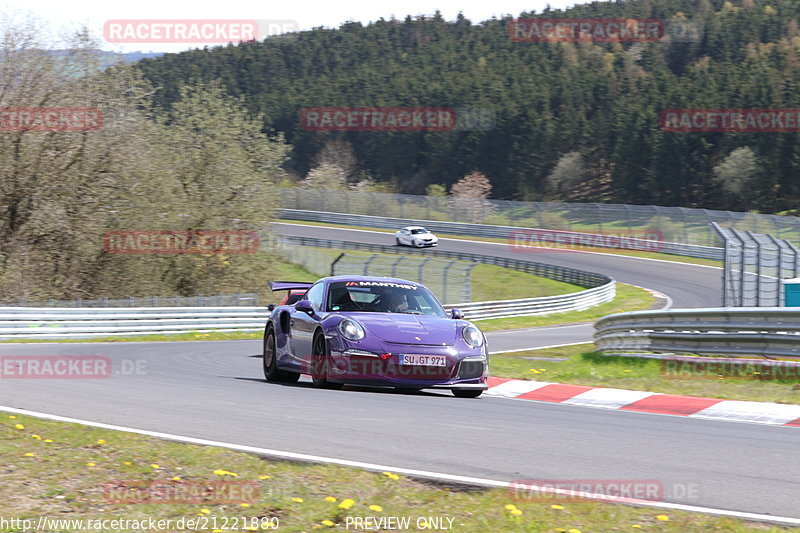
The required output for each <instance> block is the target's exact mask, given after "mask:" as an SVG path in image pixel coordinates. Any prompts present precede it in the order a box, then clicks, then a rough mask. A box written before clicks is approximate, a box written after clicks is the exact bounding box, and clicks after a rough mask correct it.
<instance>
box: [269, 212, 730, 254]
mask: <svg viewBox="0 0 800 533" xmlns="http://www.w3.org/2000/svg"><path fill="white" fill-rule="evenodd" d="M277 216H278V217H279V218H283V219H286V220H302V221H306V222H328V223H331V224H342V225H347V226H367V227H373V228H386V229H400V228H402V227H403V226H410V225H421V226H425V227H426V228H427V229H429V230H432V231H433V232H439V233H450V234H453V235H466V236H470V237H491V238H497V239H506V240H507V241H508V243H509V246H517V247H522V246H524V245H522V244H515V242H514V239H515V236H525V235H526V234H529V235H530V238H531V239H535V240H536V241H537V242H551V243H553V244H559V243H565V242H566V243H570V242H571V243H591V247H605V248H619V246H614V245H613V244H614V243H618V244H619V243H620V241H623V242H624V246H623V248H624V249H629V250H639V251H645V252H658V253H664V254H670V255H680V256H684V257H696V258H701V259H717V260H720V261H721V260H722V259H723V256H724V250H723V249H722V248H715V247H712V246H699V245H695V244H682V243H676V242H664V241H651V240H647V239H638V238H633V237H627V238H624V239H619V238H610V237H609V236H608V235H598V234H594V233H583V232H575V231H563V230H537V229H532V228H524V227H519V226H494V225H486V224H468V223H465V222H443V221H438V220H420V219H410V218H389V217H378V216H369V215H351V214H345V213H331V212H323V211H302V210H297V209H278V210H277ZM579 246H581V247H584V248H585V247H589V246H588V245H587V244H579ZM534 249H535V248H531V250H534Z"/></svg>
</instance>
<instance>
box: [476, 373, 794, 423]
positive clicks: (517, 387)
mask: <svg viewBox="0 0 800 533" xmlns="http://www.w3.org/2000/svg"><path fill="white" fill-rule="evenodd" d="M485 394H487V395H488V396H498V397H502V398H514V399H516V400H533V401H537V402H549V403H561V404H565V405H577V406H582V407H599V408H602V409H621V410H623V411H635V412H640V413H656V414H661V415H673V416H687V417H689V418H703V419H710V420H725V421H728V422H752V423H756V424H770V425H774V426H794V427H800V405H787V404H782V403H769V402H744V401H739V400H721V399H719V398H703V397H700V396H679V395H675V394H661V393H658V392H646V391H636V390H624V389H610V388H604V387H586V386H583V385H567V384H563V383H549V382H546V381H526V380H521V379H506V378H495V377H490V378H489V390H487V391H486V393H485Z"/></svg>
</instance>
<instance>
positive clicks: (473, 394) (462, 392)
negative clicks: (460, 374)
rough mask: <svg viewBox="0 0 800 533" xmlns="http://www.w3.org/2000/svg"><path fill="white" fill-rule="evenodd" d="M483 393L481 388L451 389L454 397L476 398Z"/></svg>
mask: <svg viewBox="0 0 800 533" xmlns="http://www.w3.org/2000/svg"><path fill="white" fill-rule="evenodd" d="M482 393H483V389H477V390H476V389H453V396H455V397H456V398H477V397H478V396H480V395H481V394H482Z"/></svg>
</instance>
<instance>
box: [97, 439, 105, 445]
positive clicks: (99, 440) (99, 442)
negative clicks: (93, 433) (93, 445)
mask: <svg viewBox="0 0 800 533" xmlns="http://www.w3.org/2000/svg"><path fill="white" fill-rule="evenodd" d="M105 443H106V441H105V439H97V444H105Z"/></svg>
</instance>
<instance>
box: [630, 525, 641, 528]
mask: <svg viewBox="0 0 800 533" xmlns="http://www.w3.org/2000/svg"><path fill="white" fill-rule="evenodd" d="M631 527H635V528H636V529H642V526H640V525H639V524H633V525H632V526H631Z"/></svg>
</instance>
